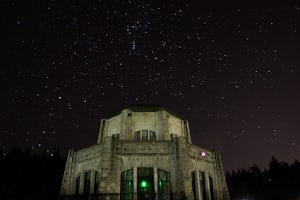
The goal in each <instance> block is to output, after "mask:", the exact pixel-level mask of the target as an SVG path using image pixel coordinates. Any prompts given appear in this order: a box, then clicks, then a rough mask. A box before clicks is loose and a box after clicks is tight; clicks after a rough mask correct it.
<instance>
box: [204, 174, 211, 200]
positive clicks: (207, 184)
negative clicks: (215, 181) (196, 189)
mask: <svg viewBox="0 0 300 200" xmlns="http://www.w3.org/2000/svg"><path fill="white" fill-rule="evenodd" d="M205 187H206V194H207V199H208V200H211V194H210V185H209V175H208V173H205Z"/></svg>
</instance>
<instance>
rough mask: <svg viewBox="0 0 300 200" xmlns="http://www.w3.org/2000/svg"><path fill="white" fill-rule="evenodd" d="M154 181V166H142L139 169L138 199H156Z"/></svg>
mask: <svg viewBox="0 0 300 200" xmlns="http://www.w3.org/2000/svg"><path fill="white" fill-rule="evenodd" d="M153 183H154V181H153V168H150V167H142V168H138V169H137V197H138V198H137V199H138V200H153V199H155V193H154V184H153Z"/></svg>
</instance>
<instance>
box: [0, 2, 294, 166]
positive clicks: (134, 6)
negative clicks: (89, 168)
mask: <svg viewBox="0 0 300 200" xmlns="http://www.w3.org/2000/svg"><path fill="white" fill-rule="evenodd" d="M0 5H1V25H2V26H1V27H2V34H4V36H2V42H1V49H2V50H1V51H2V54H1V55H2V62H1V73H0V74H1V75H0V78H1V85H2V89H1V97H2V98H1V115H0V124H1V126H0V145H1V149H2V153H3V154H4V155H5V154H6V153H7V152H8V151H9V150H10V149H11V148H12V147H14V146H17V147H20V148H23V149H30V150H31V151H32V152H44V151H46V152H47V153H48V154H49V155H51V154H52V152H53V150H54V149H55V148H56V149H57V148H59V149H60V152H61V153H62V154H63V156H66V154H67V151H68V149H69V148H75V149H77V148H82V147H86V146H89V145H92V144H95V143H96V139H97V134H98V128H99V121H100V119H101V118H105V117H106V116H109V115H111V114H113V113H116V112H118V111H120V110H121V109H123V108H125V107H126V106H128V105H131V104H160V105H162V106H164V107H166V108H168V109H170V110H171V111H173V112H174V113H177V114H179V115H181V116H182V117H184V118H185V119H187V120H189V122H190V127H191V134H192V140H193V143H195V144H197V145H200V146H203V147H209V148H217V149H220V150H221V152H222V157H223V163H224V167H225V169H227V170H231V169H236V168H241V167H249V166H251V165H252V164H254V163H256V164H258V166H260V167H266V166H267V164H268V163H269V162H270V160H271V156H272V155H273V156H275V157H276V158H278V159H279V160H283V161H287V162H293V161H294V159H298V160H299V158H300V118H299V116H300V104H299V102H300V92H299V91H300V79H299V77H300V76H299V75H300V74H299V65H300V58H299V57H300V1H299V0H286V1H282V2H281V3H275V2H274V1H273V2H271V3H266V2H265V3H262V2H260V3H257V2H255V1H251V3H250V1H249V3H247V2H239V3H236V2H228V1H226V4H225V3H220V2H213V1H212V2H211V3H207V2H201V1H196V0H193V1H188V0H187V1H185V0H182V1H175V0H173V1H171V0H168V1H157V2H156V1H150V0H149V1H147V0H132V1H125V0H119V1H117V0H103V1H101V0H99V1H83V0H76V1H58V0H51V1H34V0H33V1H3V2H1V3H0Z"/></svg>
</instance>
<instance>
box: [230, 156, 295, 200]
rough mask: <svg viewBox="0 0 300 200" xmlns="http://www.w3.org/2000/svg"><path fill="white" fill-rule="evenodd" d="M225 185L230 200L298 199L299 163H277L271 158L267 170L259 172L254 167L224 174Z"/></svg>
mask: <svg viewBox="0 0 300 200" xmlns="http://www.w3.org/2000/svg"><path fill="white" fill-rule="evenodd" d="M226 180H227V185H228V189H229V193H230V197H231V199H232V200H236V199H249V200H250V199H251V200H252V199H261V200H264V199H267V200H277V199H278V200H298V199H300V163H299V162H298V161H297V160H295V161H294V163H292V164H288V163H286V162H279V161H278V160H276V158H274V157H273V158H272V160H271V162H270V164H269V169H265V170H263V171H261V170H260V169H259V168H258V167H257V166H256V165H253V166H252V167H250V168H249V169H246V170H245V169H243V170H237V171H232V172H231V173H229V172H227V173H226Z"/></svg>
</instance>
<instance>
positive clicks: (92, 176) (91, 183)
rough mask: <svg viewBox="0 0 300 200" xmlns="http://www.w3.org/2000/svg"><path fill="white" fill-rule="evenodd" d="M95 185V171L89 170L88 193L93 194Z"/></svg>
mask: <svg viewBox="0 0 300 200" xmlns="http://www.w3.org/2000/svg"><path fill="white" fill-rule="evenodd" d="M94 187H95V171H91V182H90V194H94Z"/></svg>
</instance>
